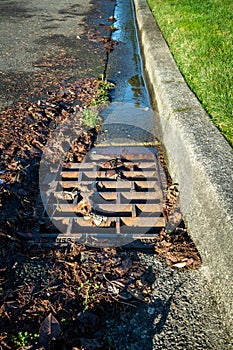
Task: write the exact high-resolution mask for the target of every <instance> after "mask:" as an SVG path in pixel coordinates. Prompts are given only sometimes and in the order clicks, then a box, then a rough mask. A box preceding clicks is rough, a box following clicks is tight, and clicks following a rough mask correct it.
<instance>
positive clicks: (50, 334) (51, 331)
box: [39, 313, 62, 349]
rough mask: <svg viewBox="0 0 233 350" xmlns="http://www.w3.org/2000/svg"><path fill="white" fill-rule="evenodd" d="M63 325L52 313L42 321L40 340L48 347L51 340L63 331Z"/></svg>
mask: <svg viewBox="0 0 233 350" xmlns="http://www.w3.org/2000/svg"><path fill="white" fill-rule="evenodd" d="M61 331H62V330H61V326H60V323H59V322H58V321H57V319H56V318H55V317H54V316H53V315H52V314H51V313H50V314H49V315H48V316H47V317H46V318H45V319H44V321H43V322H42V325H41V327H40V332H39V342H40V344H41V345H42V346H44V348H45V349H48V347H49V344H50V342H51V340H54V339H56V338H57V337H58V336H59V334H60V333H61Z"/></svg>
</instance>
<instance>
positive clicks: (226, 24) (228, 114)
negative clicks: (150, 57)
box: [147, 0, 233, 146]
mask: <svg viewBox="0 0 233 350" xmlns="http://www.w3.org/2000/svg"><path fill="white" fill-rule="evenodd" d="M147 1H148V4H149V6H150V8H151V10H152V12H153V15H154V17H155V18H156V21H157V23H158V25H159V27H160V29H161V31H162V33H163V35H164V37H165V39H166V41H167V43H168V45H169V47H170V50H171V52H172V54H173V56H174V58H175V61H176V63H177V65H178V67H179V69H180V71H181V73H182V74H183V76H184V77H185V80H186V82H187V83H188V85H189V86H190V88H191V90H192V91H193V92H194V93H195V94H196V96H197V97H198V98H199V100H200V101H201V103H202V105H203V107H204V108H205V110H206V111H207V112H208V113H209V115H210V117H211V119H212V120H213V122H214V123H215V125H216V126H217V127H218V128H219V130H220V131H221V132H222V134H223V135H224V136H225V137H226V139H227V140H228V141H229V143H230V144H231V145H232V146H233V51H232V50H233V1H232V0H147Z"/></svg>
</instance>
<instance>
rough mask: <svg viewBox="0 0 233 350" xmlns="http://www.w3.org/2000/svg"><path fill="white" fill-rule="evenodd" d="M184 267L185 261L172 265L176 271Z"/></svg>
mask: <svg viewBox="0 0 233 350" xmlns="http://www.w3.org/2000/svg"><path fill="white" fill-rule="evenodd" d="M186 265H187V261H183V262H179V263H176V264H173V265H172V267H177V268H178V269H182V267H185V266H186Z"/></svg>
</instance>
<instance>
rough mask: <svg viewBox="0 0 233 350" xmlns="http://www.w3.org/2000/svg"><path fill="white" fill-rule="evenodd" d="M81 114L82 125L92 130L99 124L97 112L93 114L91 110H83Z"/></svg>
mask: <svg viewBox="0 0 233 350" xmlns="http://www.w3.org/2000/svg"><path fill="white" fill-rule="evenodd" d="M82 113H83V117H82V123H83V125H86V126H88V127H89V128H91V129H92V128H95V127H96V126H97V125H98V124H99V122H100V117H99V114H98V112H95V111H93V110H91V109H84V110H83V112H82Z"/></svg>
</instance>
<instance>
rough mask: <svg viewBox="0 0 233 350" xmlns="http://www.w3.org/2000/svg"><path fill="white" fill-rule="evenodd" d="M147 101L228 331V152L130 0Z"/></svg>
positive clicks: (231, 175)
mask: <svg viewBox="0 0 233 350" xmlns="http://www.w3.org/2000/svg"><path fill="white" fill-rule="evenodd" d="M134 5H135V13H136V19H137V24H138V29H139V37H140V44H141V48H142V54H143V56H144V66H145V72H146V75H147V79H148V81H149V84H150V86H151V93H152V99H155V100H156V103H157V108H158V114H159V124H160V129H161V135H162V141H163V144H164V146H165V148H166V153H167V157H168V166H169V171H170V173H171V175H172V177H173V180H174V181H176V182H178V183H179V184H180V192H181V197H180V201H181V209H182V211H183V213H184V219H185V222H186V224H187V227H188V229H189V233H190V235H191V236H192V238H193V240H194V242H195V243H196V245H197V247H198V249H199V251H200V253H201V256H202V259H203V267H202V269H203V270H204V271H205V275H206V276H207V278H208V281H209V284H210V287H211V289H212V291H213V295H214V298H215V300H216V302H217V304H218V306H219V310H220V311H221V314H222V316H223V318H224V319H225V321H226V326H227V328H228V329H229V328H231V327H232V326H233V321H232V318H233V295H232V291H233V283H232V281H233V278H232V277H233V265H232V261H233V258H232V247H233V238H232V231H233V191H232V182H233V181H232V180H233V152H232V149H231V147H230V146H229V144H228V143H227V142H226V141H225V139H224V138H223V136H222V135H221V134H220V132H219V131H218V130H217V128H216V127H215V126H214V125H213V124H212V122H211V121H210V119H209V116H208V115H207V113H206V112H205V111H204V110H203V108H202V106H201V105H200V103H199V101H198V100H197V98H196V97H195V96H194V94H193V93H192V92H191V91H190V89H189V88H188V86H187V84H186V83H185V81H184V79H183V77H182V75H181V73H180V71H179V69H178V68H177V66H176V64H175V62H174V60H173V57H172V55H171V53H170V51H169V48H168V46H167V44H166V42H165V40H164V38H163V36H162V34H161V32H160V30H159V28H158V26H157V24H156V21H155V19H154V17H153V15H152V13H151V11H150V9H149V7H148V5H147V2H146V0H134Z"/></svg>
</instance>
